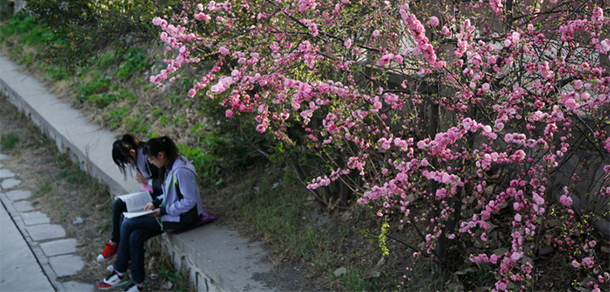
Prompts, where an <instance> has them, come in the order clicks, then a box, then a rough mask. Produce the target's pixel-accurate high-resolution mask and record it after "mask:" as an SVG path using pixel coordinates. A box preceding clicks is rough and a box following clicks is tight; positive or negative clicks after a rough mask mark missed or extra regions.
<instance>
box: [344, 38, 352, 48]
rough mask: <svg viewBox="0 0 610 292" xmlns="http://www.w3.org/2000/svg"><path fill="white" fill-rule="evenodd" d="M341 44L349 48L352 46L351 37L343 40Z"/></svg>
mask: <svg viewBox="0 0 610 292" xmlns="http://www.w3.org/2000/svg"><path fill="white" fill-rule="evenodd" d="M343 45H344V46H345V47H346V48H348V49H349V48H350V47H351V46H352V39H347V40H345V42H343Z"/></svg>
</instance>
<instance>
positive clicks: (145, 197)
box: [118, 192, 152, 212]
mask: <svg viewBox="0 0 610 292" xmlns="http://www.w3.org/2000/svg"><path fill="white" fill-rule="evenodd" d="M118 198H119V199H121V200H123V202H125V205H127V211H128V212H137V211H142V210H144V207H145V206H146V204H148V203H150V202H152V198H151V197H150V194H149V193H148V192H139V193H133V194H127V195H123V196H119V197H118Z"/></svg>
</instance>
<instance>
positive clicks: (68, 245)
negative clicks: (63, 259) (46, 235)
mask: <svg viewBox="0 0 610 292" xmlns="http://www.w3.org/2000/svg"><path fill="white" fill-rule="evenodd" d="M40 248H41V249H42V251H43V252H44V254H45V255H46V256H47V257H52V256H58V255H62V254H69V253H75V252H76V239H74V238H67V239H59V240H53V241H48V242H45V243H41V244H40Z"/></svg>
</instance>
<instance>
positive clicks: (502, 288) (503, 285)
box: [496, 281, 508, 291]
mask: <svg viewBox="0 0 610 292" xmlns="http://www.w3.org/2000/svg"><path fill="white" fill-rule="evenodd" d="M506 287H508V285H507V284H506V283H505V282H502V281H498V282H496V289H497V290H498V291H506Z"/></svg>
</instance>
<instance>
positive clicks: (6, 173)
mask: <svg viewBox="0 0 610 292" xmlns="http://www.w3.org/2000/svg"><path fill="white" fill-rule="evenodd" d="M10 177H15V174H14V173H13V172H12V171H10V170H8V169H0V178H10Z"/></svg>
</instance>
